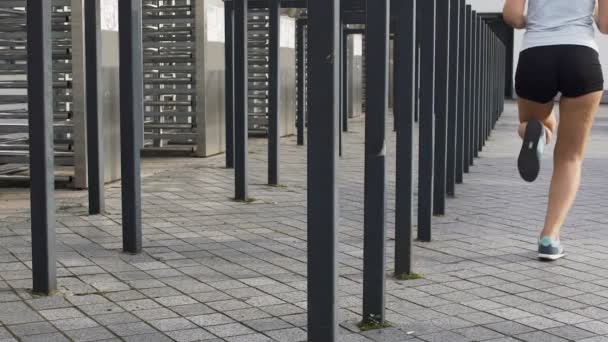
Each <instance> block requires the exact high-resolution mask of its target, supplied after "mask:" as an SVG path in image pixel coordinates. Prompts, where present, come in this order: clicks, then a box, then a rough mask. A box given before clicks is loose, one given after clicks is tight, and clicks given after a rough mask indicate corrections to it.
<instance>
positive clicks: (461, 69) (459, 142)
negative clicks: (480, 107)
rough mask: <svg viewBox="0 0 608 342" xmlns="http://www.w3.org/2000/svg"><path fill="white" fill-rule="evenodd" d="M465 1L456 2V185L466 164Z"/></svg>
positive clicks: (462, 177) (462, 178)
mask: <svg viewBox="0 0 608 342" xmlns="http://www.w3.org/2000/svg"><path fill="white" fill-rule="evenodd" d="M465 5H466V3H465V0H458V6H459V18H460V20H459V22H458V95H457V96H458V107H457V108H456V115H457V120H456V121H457V122H456V126H457V133H456V184H462V182H463V181H464V175H463V173H464V168H465V164H466V159H465V158H466V156H465V153H466V151H465V137H466V135H465V131H466V128H465V124H466V119H465V118H466V115H467V113H466V109H465V108H466V102H467V99H466V90H465V87H466V86H467V85H466V73H467V69H466V66H467V62H466V61H467V58H468V56H467V50H466V44H467V43H466V34H467V32H466V27H467V9H466V7H465Z"/></svg>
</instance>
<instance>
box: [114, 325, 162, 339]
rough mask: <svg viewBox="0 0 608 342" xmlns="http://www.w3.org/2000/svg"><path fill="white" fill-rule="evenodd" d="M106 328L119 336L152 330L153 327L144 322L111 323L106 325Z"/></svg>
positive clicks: (150, 331) (139, 333)
mask: <svg viewBox="0 0 608 342" xmlns="http://www.w3.org/2000/svg"><path fill="white" fill-rule="evenodd" d="M108 329H110V330H111V331H112V332H114V333H115V334H116V335H118V336H121V337H124V336H131V335H141V334H146V333H152V332H154V329H153V328H152V327H151V326H149V325H148V324H146V323H144V322H133V323H123V324H112V325H108Z"/></svg>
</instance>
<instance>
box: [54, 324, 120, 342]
mask: <svg viewBox="0 0 608 342" xmlns="http://www.w3.org/2000/svg"><path fill="white" fill-rule="evenodd" d="M66 335H68V336H69V337H70V338H71V339H72V340H74V341H75V342H89V341H99V340H104V341H105V340H108V339H112V338H113V337H114V334H112V333H111V332H110V331H109V330H108V329H106V328H103V327H95V328H87V329H79V330H70V331H67V332H66Z"/></svg>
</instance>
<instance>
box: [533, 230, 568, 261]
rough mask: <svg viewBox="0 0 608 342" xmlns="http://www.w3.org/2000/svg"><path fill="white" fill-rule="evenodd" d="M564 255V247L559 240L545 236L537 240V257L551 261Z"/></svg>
mask: <svg viewBox="0 0 608 342" xmlns="http://www.w3.org/2000/svg"><path fill="white" fill-rule="evenodd" d="M564 255H566V254H565V253H564V247H562V244H561V242H560V241H559V240H555V239H553V238H551V237H549V236H545V237H543V238H541V239H540V240H538V258H539V259H540V260H546V261H553V260H557V259H559V258H561V257H563V256H564Z"/></svg>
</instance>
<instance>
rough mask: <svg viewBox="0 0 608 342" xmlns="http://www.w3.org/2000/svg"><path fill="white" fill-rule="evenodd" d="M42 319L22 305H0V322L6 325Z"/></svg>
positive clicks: (16, 303)
mask: <svg viewBox="0 0 608 342" xmlns="http://www.w3.org/2000/svg"><path fill="white" fill-rule="evenodd" d="M42 320H43V318H42V317H41V316H40V315H38V313H36V312H35V311H33V310H32V309H30V308H29V307H28V306H26V305H25V304H24V303H20V302H9V303H0V322H2V323H3V324H6V325H11V324H21V323H31V322H39V321H42Z"/></svg>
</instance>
